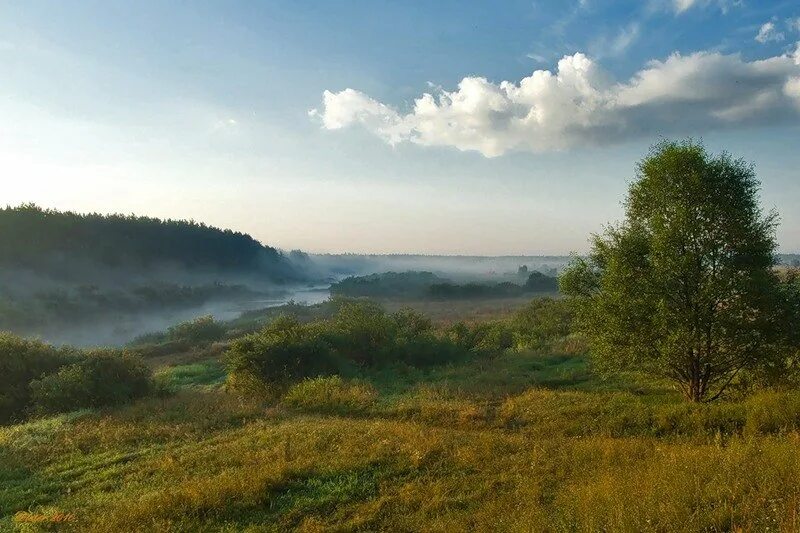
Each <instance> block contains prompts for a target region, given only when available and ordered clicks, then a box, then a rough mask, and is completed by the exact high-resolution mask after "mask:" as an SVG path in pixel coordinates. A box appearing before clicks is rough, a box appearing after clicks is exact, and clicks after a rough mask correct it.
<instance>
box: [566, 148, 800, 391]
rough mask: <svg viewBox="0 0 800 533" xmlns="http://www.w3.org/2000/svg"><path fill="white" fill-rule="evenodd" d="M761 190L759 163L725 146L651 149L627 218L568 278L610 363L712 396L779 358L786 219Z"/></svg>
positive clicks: (595, 344) (583, 323)
mask: <svg viewBox="0 0 800 533" xmlns="http://www.w3.org/2000/svg"><path fill="white" fill-rule="evenodd" d="M758 190H759V182H758V180H757V179H756V175H755V172H754V169H753V167H752V166H751V165H749V164H747V163H745V162H744V161H742V160H737V159H733V158H732V157H731V156H730V155H728V154H727V153H722V154H720V155H717V156H713V155H711V154H709V153H708V152H707V151H706V150H705V148H704V147H703V146H702V145H701V144H697V143H694V142H692V141H686V142H681V143H676V142H666V141H665V142H662V143H660V144H658V145H656V146H654V147H653V149H652V150H651V153H650V154H649V155H648V156H647V157H646V158H645V159H643V160H642V161H641V162H640V163H639V165H638V168H637V177H636V180H635V181H634V182H633V183H632V184H631V186H630V189H629V192H628V198H627V201H626V203H625V215H626V216H625V221H624V222H623V223H622V224H620V225H618V226H615V227H609V228H608V229H607V230H606V231H605V233H604V234H602V235H595V236H594V237H593V243H592V251H591V254H590V255H589V257H588V258H587V259H576V260H574V261H573V263H572V264H571V266H570V268H568V269H567V271H566V272H565V273H564V274H563V275H562V277H561V280H560V282H561V289H562V291H563V292H565V293H567V294H569V295H572V296H574V297H575V298H576V302H577V303H578V304H579V305H578V308H579V310H580V313H579V316H580V321H579V324H580V327H581V329H582V330H583V331H584V332H585V333H586V334H587V336H588V338H589V340H590V343H591V348H592V351H593V354H594V356H595V361H596V363H597V366H598V367H599V368H600V369H602V370H607V371H617V370H623V369H635V370H642V371H646V372H649V373H652V374H657V375H660V376H664V377H666V378H668V379H671V380H672V381H674V382H675V383H676V384H677V385H678V386H679V388H680V389H681V390H682V391H683V393H684V394H685V396H686V397H687V398H688V399H689V400H691V401H702V400H708V399H714V398H716V397H718V396H719V395H720V394H721V393H722V392H723V391H724V390H725V388H726V387H727V386H728V385H729V384H730V383H731V382H732V381H733V380H734V379H735V378H736V377H737V375H739V374H740V373H741V372H742V371H743V370H747V369H754V368H757V367H759V366H761V365H765V364H769V362H770V361H774V360H776V358H780V357H781V354H782V353H783V352H782V350H781V348H782V344H783V341H785V340H786V338H785V328H784V327H782V324H783V323H784V321H783V319H782V318H781V316H782V315H783V314H785V311H786V306H785V304H786V302H785V299H784V298H783V297H782V294H783V293H782V291H781V290H780V282H779V280H778V278H777V276H776V274H775V272H774V269H773V266H774V264H775V249H776V243H775V237H774V231H775V227H776V220H777V219H776V215H775V214H774V213H764V212H763V211H762V209H761V207H760V205H759V201H758ZM784 293H785V291H784Z"/></svg>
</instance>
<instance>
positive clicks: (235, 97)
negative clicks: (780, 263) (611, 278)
mask: <svg viewBox="0 0 800 533" xmlns="http://www.w3.org/2000/svg"><path fill="white" fill-rule="evenodd" d="M798 41H800V4H798V2H796V1H776V2H767V1H761V2H755V0H749V1H747V0H744V1H734V0H727V1H726V0H649V1H630V2H620V1H614V2H612V1H601V0H575V1H553V2H546V1H543V0H539V1H534V2H531V1H528V2H513V1H512V2H503V3H498V2H447V1H445V2H400V1H398V2H297V1H295V2H233V1H230V2H148V1H142V2H136V3H131V2H113V1H80V2H55V1H54V2H42V1H31V0H29V1H24V2H23V1H19V2H16V1H6V2H0V65H2V68H0V117H2V119H3V120H1V121H0V168H2V169H3V170H2V173H1V174H0V176H2V177H0V180H2V188H0V203H3V204H17V203H20V202H26V201H33V202H36V203H39V204H41V205H43V206H47V207H56V208H60V209H75V210H80V211H97V212H126V213H127V212H135V213H137V214H147V215H154V216H161V217H173V218H194V219H197V220H203V221H206V222H209V223H212V224H215V225H220V226H224V227H231V228H235V229H238V230H242V231H247V232H249V233H251V234H253V235H254V236H256V237H257V238H259V239H261V240H263V241H264V242H266V243H268V244H272V245H276V246H280V247H283V248H302V249H305V250H310V251H355V252H423V253H447V254H489V255H494V254H538V253H542V254H547V253H568V252H570V251H572V250H576V251H584V250H585V249H586V245H587V236H588V234H589V233H590V232H592V231H597V230H599V229H600V228H601V226H602V225H603V224H604V223H607V222H610V221H613V220H616V219H618V218H619V217H620V215H621V207H620V201H621V200H622V198H623V196H624V193H625V189H626V186H627V183H628V182H629V180H630V179H631V178H632V176H633V167H634V164H635V162H636V160H637V159H639V158H640V157H641V156H642V155H643V154H644V153H645V152H646V150H647V147H648V146H649V145H650V144H651V143H653V142H654V141H656V140H658V138H659V137H660V136H662V135H663V136H669V137H683V136H686V135H692V136H694V137H698V138H702V139H703V140H704V142H706V144H707V145H708V146H709V147H710V148H711V149H712V150H718V149H727V150H729V151H731V152H732V153H734V154H735V155H737V156H742V157H744V158H746V159H748V160H750V161H753V162H754V163H755V164H756V168H757V171H758V173H759V176H760V178H761V180H762V182H763V200H764V204H765V207H767V208H773V207H774V208H776V209H777V210H778V211H779V212H780V214H781V215H782V220H783V224H782V226H781V228H780V230H779V241H780V243H781V247H782V250H783V251H787V252H790V251H800V210H798V209H797V206H798V205H800V183H799V182H800V180H798V177H800V176H799V175H798V169H800V153H799V152H800V150H798V149H797V147H798V146H800V52H797V49H798V44H797V43H798ZM534 71H549V73H545V72H539V73H536V74H534ZM526 80H527V81H526ZM503 82H506V83H503ZM425 93H427V94H429V95H430V96H424V95H425Z"/></svg>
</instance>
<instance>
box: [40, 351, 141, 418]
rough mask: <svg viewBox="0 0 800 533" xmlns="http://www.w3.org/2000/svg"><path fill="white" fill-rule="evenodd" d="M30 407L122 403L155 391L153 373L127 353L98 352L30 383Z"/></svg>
mask: <svg viewBox="0 0 800 533" xmlns="http://www.w3.org/2000/svg"><path fill="white" fill-rule="evenodd" d="M30 390H31V409H32V410H33V411H34V412H37V413H58V412H67V411H74V410H76V409H83V408H90V407H104V406H109V405H119V404H122V403H126V402H129V401H131V400H133V399H136V398H140V397H143V396H146V395H147V394H149V393H150V392H152V390H153V380H152V372H151V370H150V368H149V367H148V366H147V365H146V364H145V363H144V362H143V361H142V359H140V358H139V357H134V356H131V355H128V354H126V353H118V352H112V351H103V352H95V353H91V354H89V355H88V356H87V357H86V358H84V359H81V360H80V361H78V362H76V363H73V364H71V365H68V366H64V367H62V368H61V369H60V370H59V371H58V372H57V373H55V374H50V375H47V376H44V377H42V378H41V379H38V380H34V381H32V382H31V383H30Z"/></svg>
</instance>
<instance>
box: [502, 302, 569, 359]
mask: <svg viewBox="0 0 800 533" xmlns="http://www.w3.org/2000/svg"><path fill="white" fill-rule="evenodd" d="M574 316H575V313H574V310H573V308H572V306H571V305H570V302H568V301H567V300H563V299H553V298H536V299H534V300H532V301H531V302H530V303H529V304H528V305H526V306H525V307H524V308H523V309H521V310H520V311H518V312H517V313H516V315H515V316H514V319H513V327H514V343H515V345H516V347H517V349H533V350H537V349H545V348H549V347H550V346H551V344H552V343H553V342H554V341H558V340H560V339H563V338H564V337H567V336H568V335H569V334H570V333H571V332H572V322H573V319H574Z"/></svg>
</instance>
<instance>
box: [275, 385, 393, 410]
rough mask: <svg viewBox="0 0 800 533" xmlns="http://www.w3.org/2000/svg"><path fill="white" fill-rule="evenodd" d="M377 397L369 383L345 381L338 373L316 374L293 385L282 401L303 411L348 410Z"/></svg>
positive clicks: (356, 408) (363, 405)
mask: <svg viewBox="0 0 800 533" xmlns="http://www.w3.org/2000/svg"><path fill="white" fill-rule="evenodd" d="M377 398H378V392H377V391H376V390H375V387H373V386H372V385H371V384H369V383H365V382H362V381H345V380H343V379H342V378H341V377H339V376H319V377H315V378H308V379H305V380H303V381H301V382H300V383H297V384H295V385H293V386H292V387H291V388H290V389H289V390H288V391H287V392H286V395H285V396H284V397H283V401H284V403H285V404H287V405H289V406H291V407H294V408H297V409H302V410H304V411H315V412H324V413H351V412H362V411H365V410H367V409H368V408H369V407H371V406H372V405H373V404H374V403H375V401H376V400H377Z"/></svg>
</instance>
